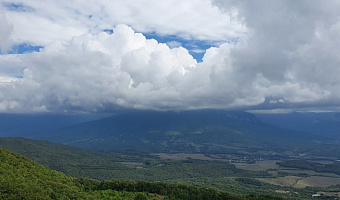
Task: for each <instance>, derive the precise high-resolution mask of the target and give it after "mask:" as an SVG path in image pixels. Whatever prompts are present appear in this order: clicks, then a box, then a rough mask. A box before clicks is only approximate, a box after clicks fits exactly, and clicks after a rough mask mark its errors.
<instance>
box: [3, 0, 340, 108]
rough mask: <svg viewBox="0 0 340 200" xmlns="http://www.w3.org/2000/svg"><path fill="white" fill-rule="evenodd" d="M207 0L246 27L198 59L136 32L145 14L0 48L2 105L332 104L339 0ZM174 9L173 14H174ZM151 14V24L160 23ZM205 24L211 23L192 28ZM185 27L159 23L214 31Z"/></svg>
mask: <svg viewBox="0 0 340 200" xmlns="http://www.w3.org/2000/svg"><path fill="white" fill-rule="evenodd" d="M32 2H34V1H32ZM158 4H159V5H158V6H159V7H160V6H164V5H163V4H161V3H158ZM212 4H213V5H214V6H215V7H214V9H215V8H218V9H219V11H220V13H219V14H218V15H222V16H223V15H224V16H226V17H227V18H230V20H231V21H233V22H232V23H235V22H237V23H239V24H238V25H237V26H236V27H246V28H240V29H239V30H241V29H242V30H247V31H248V33H247V35H248V36H247V37H244V33H241V32H242V31H239V32H238V31H235V32H234V33H233V34H236V33H238V34H239V35H238V36H239V38H240V41H239V42H237V43H235V44H234V43H228V42H227V43H224V44H221V45H220V46H218V47H212V48H210V49H208V50H207V51H206V53H205V55H204V58H203V62H200V63H197V61H196V60H195V59H194V58H193V57H192V56H191V55H190V54H189V52H188V50H186V49H185V48H182V47H177V48H170V47H168V46H167V45H166V44H163V43H159V42H157V41H156V40H153V39H146V38H145V36H144V35H143V34H142V33H136V32H135V31H134V29H138V30H139V31H145V30H144V29H146V27H147V26H146V25H145V22H144V23H141V24H144V25H143V26H144V27H139V28H138V26H137V25H136V24H138V23H137V21H135V22H133V23H128V22H126V21H124V20H123V21H122V23H127V24H130V26H127V25H117V26H116V27H115V28H114V31H113V34H108V33H106V32H95V33H94V32H92V33H91V32H89V33H86V34H80V35H77V34H75V35H76V36H74V37H72V39H62V40H57V41H50V40H48V41H49V42H46V43H44V42H42V43H39V42H37V41H38V39H37V41H34V42H33V43H35V44H40V45H44V48H42V49H41V50H40V52H33V53H27V54H2V55H0V111H1V112H37V111H52V112H63V111H69V112H71V111H89V112H100V111H112V110H114V109H116V108H120V107H125V108H137V109H161V110H182V109H197V108H224V109H310V108H313V109H320V110H322V109H329V108H332V109H334V107H338V106H340V105H339V104H340V103H339V102H340V76H339V75H340V57H339V56H338V55H340V37H338V36H339V35H340V13H339V12H338V10H340V3H338V1H336V0H334V1H331V0H330V1H317V0H301V1H298V2H297V1H290V0H288V1H286V0H275V1H269V2H268V1H264V0H263V1H262V0H260V1H254V2H253V1H239V0H237V1H233V0H213V1H212ZM189 5H190V6H191V7H192V5H191V4H188V6H189ZM190 6H189V8H191V7H190ZM23 7H24V6H23ZM126 7H128V6H126ZM136 9H137V8H136ZM137 10H138V9H137ZM129 11H131V10H129ZM173 12H176V11H175V10H174V11H173ZM197 12H200V10H197ZM183 13H185V12H184V11H183ZM202 13H207V12H203V11H202ZM223 13H224V14H223ZM21 14H22V13H21ZM11 15H13V13H12V14H11ZM143 16H144V15H143ZM181 16H183V17H184V14H182V15H181ZM11 17H14V15H13V16H11ZM18 17H20V16H19V15H18ZM92 17H97V16H92ZM178 17H179V16H177V15H174V16H173V18H174V19H175V21H176V20H177V18H178ZM165 18H166V17H165ZM234 18H235V19H234ZM166 19H168V18H166ZM73 20H75V21H76V22H77V23H79V24H82V23H83V22H82V21H81V20H80V21H79V20H78V21H77V20H76V19H73ZM178 20H179V19H178ZM185 20H187V19H184V21H185ZM191 20H193V21H194V19H191ZM10 22H11V20H10V17H8V15H4V14H2V15H0V27H4V28H3V29H1V30H2V31H1V32H0V38H1V39H0V47H1V48H2V49H4V48H8V44H10V42H12V43H13V40H14V41H15V40H16V39H15V38H18V37H17V36H15V37H14V36H13V35H16V34H18V32H16V29H15V28H16V26H15V24H13V25H11V23H10ZM65 23H66V22H65ZM84 23H85V22H84ZM134 23H135V24H134ZM153 23H156V22H152V23H151V25H150V27H158V26H156V25H154V24H153ZM162 23H165V24H166V23H168V22H166V21H164V22H162ZM169 23H170V22H169ZM183 23H188V24H189V23H190V22H189V21H185V22H183ZM193 23H195V24H194V25H192V26H200V24H199V23H197V22H196V21H194V22H193ZM224 23H226V22H224ZM207 24H208V23H207ZM70 26H71V25H70ZM84 26H85V25H84ZM131 26H132V27H134V29H132V28H131ZM174 26H176V24H174ZM227 26H229V25H227ZM230 26H231V25H230ZM160 27H164V25H162V26H160ZM203 28H206V29H209V31H208V32H205V33H202V34H201V36H199V33H200V30H201V29H203ZM155 30H156V29H155ZM160 30H161V29H160V28H159V30H156V32H157V31H158V32H159V31H160ZM183 30H184V29H183ZM224 30H226V29H224ZM235 30H236V29H235ZM66 31H67V30H66ZM193 32H196V33H192V32H190V31H187V32H185V34H183V31H180V30H176V29H171V30H167V29H166V28H164V32H162V33H161V34H170V35H171V34H182V35H186V36H188V37H189V38H190V37H193V38H200V37H201V38H200V39H203V40H208V38H209V37H214V36H212V34H213V33H214V31H213V30H211V27H204V26H202V27H198V28H197V29H195V30H193ZM22 34H24V33H22ZM233 34H230V35H229V36H228V37H234V36H235V35H233ZM11 35H12V36H13V37H12V38H11ZM218 35H219V37H220V36H221V35H223V34H218ZM232 35H233V36H232ZM225 37H227V36H225ZM22 38H24V37H22ZM216 38H217V37H215V39H216ZM43 39H44V38H42V40H43ZM10 40H12V41H10ZM23 40H24V39H23ZM27 40H28V39H27ZM217 40H219V41H222V39H221V38H218V39H216V41H217ZM225 41H228V39H226V40H225ZM14 43H15V42H14ZM6 45H7V46H6Z"/></svg>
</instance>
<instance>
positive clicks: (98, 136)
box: [37, 110, 313, 153]
mask: <svg viewBox="0 0 340 200" xmlns="http://www.w3.org/2000/svg"><path fill="white" fill-rule="evenodd" d="M312 137H313V136H311V135H306V134H305V135H303V134H301V133H300V132H297V131H289V130H285V129H282V128H277V127H275V126H273V125H269V124H266V123H263V122H262V121H260V120H259V119H257V118H256V116H255V115H253V114H251V113H247V112H242V111H224V110H195V111H182V112H157V111H134V112H126V113H120V114H116V115H113V116H111V117H107V118H103V119H99V120H95V121H90V122H86V123H81V124H78V125H74V126H70V127H66V128H63V129H59V130H57V131H54V132H53V133H51V134H46V135H43V136H41V137H39V138H37V139H44V140H49V141H53V142H59V143H64V144H69V145H74V146H78V147H84V148H89V149H96V150H126V149H135V150H142V151H149V152H206V153H209V152H210V153H211V152H228V151H233V150H232V149H233V148H232V146H243V147H244V146H247V147H249V148H254V147H256V148H266V147H267V146H274V147H275V146H277V145H276V143H282V142H283V143H288V141H290V143H292V144H293V143H295V142H297V141H301V140H304V141H307V140H308V141H309V140H311V138H312Z"/></svg>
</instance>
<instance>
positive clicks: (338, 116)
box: [256, 112, 340, 141]
mask: <svg viewBox="0 0 340 200" xmlns="http://www.w3.org/2000/svg"><path fill="white" fill-rule="evenodd" d="M256 116H257V117H258V118H259V119H260V120H262V121H264V122H266V123H269V124H272V125H274V126H277V127H284V128H287V129H290V130H295V131H300V132H305V133H312V134H315V135H317V136H318V137H319V138H321V139H324V140H328V141H340V113H338V112H324V113H313V112H293V113H283V114H256Z"/></svg>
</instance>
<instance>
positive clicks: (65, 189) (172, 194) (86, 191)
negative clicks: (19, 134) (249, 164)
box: [0, 148, 281, 200]
mask: <svg viewBox="0 0 340 200" xmlns="http://www.w3.org/2000/svg"><path fill="white" fill-rule="evenodd" d="M0 199H11V200H12V199H231V200H232V199H235V200H238V199H239V200H242V199H281V198H277V197H270V196H243V197H240V196H234V195H231V194H228V193H225V192H217V191H215V190H212V189H201V188H197V187H192V186H183V185H176V184H166V183H160V182H156V183H150V182H144V181H139V182H134V181H119V180H112V181H96V180H91V179H85V178H72V177H69V176H66V175H64V174H63V173H60V172H56V171H53V170H50V169H48V168H45V167H43V166H41V165H39V164H37V163H34V162H32V161H30V160H28V159H27V158H25V157H23V156H21V155H18V154H15V153H12V152H9V151H7V150H5V149H2V148H0Z"/></svg>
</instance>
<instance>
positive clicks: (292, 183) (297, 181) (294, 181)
mask: <svg viewBox="0 0 340 200" xmlns="http://www.w3.org/2000/svg"><path fill="white" fill-rule="evenodd" d="M257 180H259V181H262V182H265V183H269V184H273V185H278V186H285V187H294V188H306V187H329V186H334V185H338V184H340V178H334V177H322V176H311V177H305V178H304V177H299V176H284V177H278V178H258V179H257Z"/></svg>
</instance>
